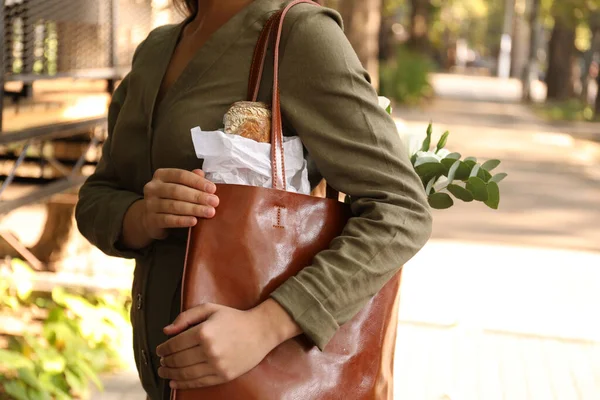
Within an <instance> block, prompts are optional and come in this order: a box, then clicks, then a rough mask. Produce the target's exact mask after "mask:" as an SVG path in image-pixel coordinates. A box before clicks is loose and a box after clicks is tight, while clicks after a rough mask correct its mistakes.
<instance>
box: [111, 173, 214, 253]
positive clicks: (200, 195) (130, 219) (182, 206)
mask: <svg viewBox="0 0 600 400" xmlns="http://www.w3.org/2000/svg"><path fill="white" fill-rule="evenodd" d="M216 190H217V187H216V186H215V184H214V183H212V182H210V181H208V180H207V179H206V178H205V177H204V172H203V171H202V170H194V171H192V172H190V171H186V170H182V169H169V168H167V169H159V170H157V171H156V172H155V173H154V177H153V178H152V180H151V181H150V182H148V183H147V184H146V186H144V199H143V200H141V201H138V202H136V203H135V204H133V205H132V206H131V207H130V208H129V210H128V211H127V213H126V214H125V219H124V221H123V235H122V238H121V241H122V243H123V244H124V245H125V246H126V247H128V248H131V249H140V248H144V247H146V246H148V245H149V244H150V243H151V242H152V241H154V240H160V239H164V238H166V237H167V235H168V229H169V228H189V227H192V226H194V225H196V224H197V223H198V218H212V217H214V215H215V212H216V211H215V208H216V207H217V206H218V205H219V198H218V197H217V196H216V195H215V194H214V193H215V192H216Z"/></svg>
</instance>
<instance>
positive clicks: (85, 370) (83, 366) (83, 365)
mask: <svg viewBox="0 0 600 400" xmlns="http://www.w3.org/2000/svg"><path fill="white" fill-rule="evenodd" d="M75 366H76V367H77V369H78V372H80V373H81V374H83V375H84V376H87V377H88V378H89V379H90V380H91V381H92V382H94V384H95V385H96V387H97V388H98V389H100V390H102V382H101V381H100V379H99V378H98V375H96V373H95V372H94V370H93V369H92V367H90V366H89V364H88V363H87V362H85V361H84V360H81V359H80V360H77V361H76V362H75Z"/></svg>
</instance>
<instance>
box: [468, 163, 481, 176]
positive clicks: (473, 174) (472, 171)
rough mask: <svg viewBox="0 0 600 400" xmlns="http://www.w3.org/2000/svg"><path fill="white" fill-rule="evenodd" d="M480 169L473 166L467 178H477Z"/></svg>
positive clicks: (476, 165)
mask: <svg viewBox="0 0 600 400" xmlns="http://www.w3.org/2000/svg"><path fill="white" fill-rule="evenodd" d="M480 168H481V166H480V165H479V164H475V166H474V167H473V169H472V170H471V174H469V178H472V177H474V176H477V173H478V172H479V169H480Z"/></svg>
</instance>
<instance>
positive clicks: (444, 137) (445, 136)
mask: <svg viewBox="0 0 600 400" xmlns="http://www.w3.org/2000/svg"><path fill="white" fill-rule="evenodd" d="M448 136H450V132H448V131H446V132H444V134H443V135H442V137H441V138H440V140H439V142H438V144H437V147H436V148H437V151H440V150H441V149H443V148H444V147H445V146H446V143H447V142H448ZM437 151H436V152H437Z"/></svg>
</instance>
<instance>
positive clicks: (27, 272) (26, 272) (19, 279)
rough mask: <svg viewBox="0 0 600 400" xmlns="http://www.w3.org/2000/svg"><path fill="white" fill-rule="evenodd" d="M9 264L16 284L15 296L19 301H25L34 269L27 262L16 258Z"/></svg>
mask: <svg viewBox="0 0 600 400" xmlns="http://www.w3.org/2000/svg"><path fill="white" fill-rule="evenodd" d="M10 266H11V268H12V270H13V274H14V275H13V277H14V282H15V283H16V285H17V297H18V298H19V300H21V301H26V300H27V299H28V298H29V295H31V291H32V289H33V282H32V279H33V276H34V271H33V269H31V267H30V266H29V265H28V264H27V263H25V262H24V261H22V260H19V259H18V258H13V259H12V260H11V263H10Z"/></svg>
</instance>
